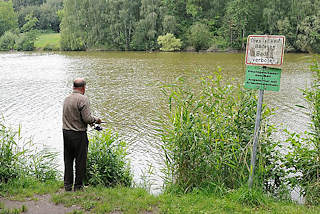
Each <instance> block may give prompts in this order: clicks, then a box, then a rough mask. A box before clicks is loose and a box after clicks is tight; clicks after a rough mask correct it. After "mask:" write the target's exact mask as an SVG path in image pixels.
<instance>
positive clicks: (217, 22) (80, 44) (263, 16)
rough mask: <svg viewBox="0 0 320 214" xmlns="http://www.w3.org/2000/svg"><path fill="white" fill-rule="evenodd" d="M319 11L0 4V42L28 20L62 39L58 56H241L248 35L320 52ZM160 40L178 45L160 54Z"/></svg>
mask: <svg viewBox="0 0 320 214" xmlns="http://www.w3.org/2000/svg"><path fill="white" fill-rule="evenodd" d="M319 9H320V1H319V0H303V1H292V0H282V1H279V0H272V1H265V0H258V1H252V0H249V1H248V0H247V1H244V0H227V1H226V0H205V1H195V0H188V1H184V0H175V1H172V0H137V1H131V0H120V1H118V0H108V1H104V0H93V1H89V0H64V1H63V0H10V1H4V0H1V1H0V23H1V24H0V37H1V36H3V35H4V33H5V32H7V31H10V32H12V33H14V34H16V35H18V36H19V34H20V33H23V31H22V29H23V26H24V25H25V24H26V23H27V22H28V20H27V17H28V16H29V17H30V16H31V17H32V18H34V19H36V20H37V22H36V23H35V26H34V29H35V30H38V31H48V30H49V31H53V32H61V48H62V50H92V49H97V50H148V51H150V50H159V49H162V50H164V51H173V50H192V51H200V50H208V51H217V50H243V49H244V48H245V45H246V38H247V36H248V35H251V34H258V35H261V34H263V35H264V34H269V35H284V36H286V50H287V51H298V52H300V51H301V52H317V53H319V52H320V46H319V44H320V39H319V38H320V27H319V26H320V24H319V23H320V14H319V12H318V11H320V10H319ZM166 35H172V36H173V38H172V39H170V40H167V42H169V43H170V41H172V42H173V43H174V44H176V42H177V41H178V40H179V41H180V42H181V45H180V44H178V45H177V44H176V45H173V46H174V47H175V48H166V47H167V46H168V45H169V46H170V44H166V45H165V46H163V44H164V43H163V42H162V43H159V42H158V41H159V40H158V39H159V38H162V37H164V36H166ZM172 36H170V37H172ZM160 41H161V39H160ZM0 47H1V49H2V50H8V48H2V46H1V45H0ZM11 48H12V47H11Z"/></svg>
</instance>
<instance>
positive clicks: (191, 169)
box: [159, 72, 284, 193]
mask: <svg viewBox="0 0 320 214" xmlns="http://www.w3.org/2000/svg"><path fill="white" fill-rule="evenodd" d="M164 93H165V95H166V96H167V97H168V106H169V109H168V114H167V115H166V116H167V117H163V118H161V119H160V120H159V122H160V123H159V131H160V135H161V138H162V142H163V145H162V150H163V153H164V154H165V163H166V172H167V183H168V184H173V185H174V186H176V187H177V188H178V190H181V191H184V192H188V191H191V190H192V189H197V188H200V189H206V190H207V189H209V190H210V189H211V190H212V191H217V189H220V190H218V191H224V190H223V189H237V188H239V187H241V186H244V185H246V184H247V180H248V176H249V167H250V152H251V149H250V148H251V144H252V138H253V132H254V124H255V115H256V104H257V99H256V97H255V96H254V93H253V91H246V90H243V89H241V88H240V87H239V88H236V87H233V86H231V85H228V84H223V83H222V79H221V74H220V72H217V73H216V74H215V77H207V78H204V79H203V80H202V82H201V86H200V90H199V91H193V90H191V89H190V88H188V87H187V86H185V85H184V83H183V81H179V82H178V83H176V84H173V85H171V86H167V87H164ZM271 113H272V110H271V109H269V108H267V107H266V106H265V107H264V111H263V121H262V126H261V134H260V140H259V142H260V146H259V151H258V155H257V166H256V174H255V185H256V186H260V188H261V187H262V188H264V189H265V190H266V191H270V192H272V193H275V192H276V191H277V190H278V189H279V188H280V187H282V184H283V183H282V182H281V181H282V180H281V179H278V175H279V176H281V177H282V175H283V173H284V170H283V169H282V168H281V167H280V164H279V161H278V160H279V159H280V157H281V156H280V154H279V152H277V151H278V150H277V148H279V147H280V145H279V143H278V142H275V141H273V140H271V133H272V132H273V131H274V128H273V127H272V126H271V125H269V124H268V120H267V118H268V117H269V116H270V115H271ZM277 179H278V180H277ZM275 180H277V182H275Z"/></svg>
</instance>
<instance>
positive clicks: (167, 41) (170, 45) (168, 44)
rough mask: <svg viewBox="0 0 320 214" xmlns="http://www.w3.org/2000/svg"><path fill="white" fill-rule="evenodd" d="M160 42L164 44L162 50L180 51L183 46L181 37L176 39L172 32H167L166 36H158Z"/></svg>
mask: <svg viewBox="0 0 320 214" xmlns="http://www.w3.org/2000/svg"><path fill="white" fill-rule="evenodd" d="M157 41H158V44H159V45H160V46H162V48H160V50H162V51H179V50H180V49H181V46H182V42H181V40H180V39H176V38H175V37H174V35H173V34H172V33H167V34H166V35H164V36H159V37H158V40H157Z"/></svg>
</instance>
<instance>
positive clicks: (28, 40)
mask: <svg viewBox="0 0 320 214" xmlns="http://www.w3.org/2000/svg"><path fill="white" fill-rule="evenodd" d="M35 40H36V33H35V32H33V31H30V32H26V33H21V34H20V35H19V36H18V38H17V40H16V44H15V47H14V48H15V49H16V50H18V51H33V50H34V42H35Z"/></svg>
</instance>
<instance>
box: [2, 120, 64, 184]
mask: <svg viewBox="0 0 320 214" xmlns="http://www.w3.org/2000/svg"><path fill="white" fill-rule="evenodd" d="M56 157H57V153H56V152H50V151H48V150H45V149H43V150H40V151H38V150H37V148H35V146H34V145H33V144H32V141H31V140H25V139H22V138H21V136H20V127H19V130H18V131H14V130H12V129H10V128H8V127H7V126H5V124H4V123H3V122H1V121H0V163H1V165H0V183H6V182H8V181H9V180H12V179H19V178H23V177H32V178H35V179H37V180H39V181H47V180H55V179H57V178H58V177H60V174H59V172H58V170H57V168H58V166H57V164H56V163H57V162H56V160H55V159H56Z"/></svg>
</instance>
